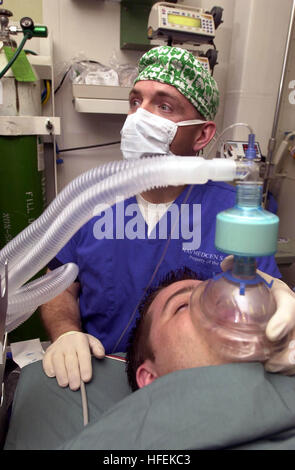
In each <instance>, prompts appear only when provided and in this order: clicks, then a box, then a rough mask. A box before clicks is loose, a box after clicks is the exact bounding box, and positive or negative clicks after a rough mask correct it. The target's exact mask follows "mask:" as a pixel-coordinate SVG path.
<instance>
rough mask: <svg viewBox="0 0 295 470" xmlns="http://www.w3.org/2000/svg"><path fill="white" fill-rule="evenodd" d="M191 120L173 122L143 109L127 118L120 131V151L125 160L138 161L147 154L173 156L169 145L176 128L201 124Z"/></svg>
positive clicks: (198, 121) (197, 120) (200, 121)
mask: <svg viewBox="0 0 295 470" xmlns="http://www.w3.org/2000/svg"><path fill="white" fill-rule="evenodd" d="M205 122H207V121H202V120H200V119H193V120H190V121H181V122H173V121H170V120H169V119H165V118H163V117H161V116H157V115H156V114H153V113H150V112H149V111H146V110H145V109H143V108H138V110H137V111H136V112H135V113H133V114H130V115H129V116H127V119H126V121H125V123H124V126H123V128H122V130H121V151H122V154H123V157H124V158H125V159H126V160H129V159H139V158H141V157H143V156H144V155H147V154H157V155H159V154H160V155H162V154H163V155H173V153H172V152H171V151H170V144H171V142H172V141H173V139H174V137H175V134H176V132H177V129H178V127H181V126H191V125H194V124H203V123H205Z"/></svg>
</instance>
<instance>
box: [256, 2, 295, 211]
mask: <svg viewBox="0 0 295 470" xmlns="http://www.w3.org/2000/svg"><path fill="white" fill-rule="evenodd" d="M294 19H295V0H293V5H292V9H291V15H290V23H289V29H288V34H287V40H286V47H285V55H284V61H283V67H282V73H281V80H280V85H279V91H278V96H277V103H276V109H275V115H274V121H273V126H272V133H271V137H270V139H269V141H268V153H267V157H266V174H265V179H264V196H263V199H264V205H266V200H267V194H268V190H269V175H270V166H271V162H272V157H273V152H274V149H275V146H276V133H277V128H278V121H279V114H280V108H281V102H282V93H283V87H284V81H285V75H286V68H287V61H288V54H289V49H290V43H291V37H292V30H293V26H294Z"/></svg>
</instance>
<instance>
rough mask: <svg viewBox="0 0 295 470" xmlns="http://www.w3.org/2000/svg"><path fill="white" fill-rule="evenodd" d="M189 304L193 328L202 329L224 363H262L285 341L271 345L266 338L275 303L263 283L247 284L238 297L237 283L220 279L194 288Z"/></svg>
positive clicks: (279, 348) (277, 350)
mask: <svg viewBox="0 0 295 470" xmlns="http://www.w3.org/2000/svg"><path fill="white" fill-rule="evenodd" d="M200 289H202V291H200ZM190 303H191V305H190V307H191V311H192V316H193V318H195V319H196V322H197V323H198V324H197V325H196V326H197V327H201V328H203V333H204V335H206V338H207V340H208V342H209V344H210V345H211V346H212V348H213V349H214V350H216V351H217V352H218V354H219V356H220V357H221V358H224V359H225V360H227V361H230V362H240V361H245V362H250V361H260V362H264V361H266V360H267V359H268V358H269V357H270V356H271V355H272V354H273V353H274V352H279V351H280V350H282V349H283V347H284V346H285V343H286V341H287V339H284V340H282V341H281V342H278V343H272V342H271V341H269V340H268V339H267V337H266V334H265V329H266V325H267V323H268V321H269V320H270V318H271V317H272V315H273V314H274V312H275V311H276V303H275V300H274V298H273V295H272V292H271V289H269V288H268V287H267V286H266V285H265V284H264V283H259V284H255V285H247V286H246V289H245V293H244V295H241V293H240V286H239V284H237V283H235V282H230V281H229V280H228V279H226V278H225V277H222V276H221V277H219V278H217V279H210V280H209V281H206V283H205V285H204V284H203V285H200V286H198V287H197V289H195V291H194V292H193V293H192V295H191V299H190Z"/></svg>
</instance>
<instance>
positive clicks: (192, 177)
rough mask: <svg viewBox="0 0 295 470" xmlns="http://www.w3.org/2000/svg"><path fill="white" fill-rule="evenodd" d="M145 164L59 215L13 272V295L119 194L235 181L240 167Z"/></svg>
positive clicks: (190, 161)
mask: <svg viewBox="0 0 295 470" xmlns="http://www.w3.org/2000/svg"><path fill="white" fill-rule="evenodd" d="M123 163H124V164H126V162H123ZM141 163H142V164H141V165H136V166H134V165H132V166H131V165H128V166H127V168H126V169H124V171H118V172H117V173H116V174H114V175H112V176H110V177H108V178H106V179H104V180H102V181H101V182H100V183H98V184H96V185H94V186H91V187H90V188H89V189H88V190H86V191H84V192H82V194H81V195H80V196H78V197H77V198H76V199H74V201H72V202H71V203H70V204H69V205H67V207H65V208H64V210H63V211H62V212H61V213H59V214H56V218H55V220H54V222H53V223H52V224H51V226H50V227H49V229H48V230H47V233H46V234H45V235H44V236H43V237H42V238H41V239H39V241H38V242H37V243H36V244H35V245H34V246H33V248H32V246H31V247H30V250H29V253H28V252H27V253H26V252H23V257H22V259H21V260H20V261H19V263H18V264H16V265H15V266H13V267H12V269H11V270H10V271H9V281H8V282H9V288H10V292H12V293H13V292H14V291H15V290H16V289H17V288H18V287H20V286H21V285H23V284H24V283H25V282H26V281H27V280H29V279H31V278H32V277H33V276H34V275H35V274H36V273H37V272H39V271H40V269H42V268H43V266H44V265H46V264H47V263H48V262H49V261H50V260H51V259H52V258H53V257H54V256H55V255H56V253H57V252H58V251H59V250H60V249H61V248H62V247H63V246H64V244H65V243H66V242H67V241H68V240H69V239H70V238H71V237H72V236H73V235H74V233H75V232H76V231H77V230H78V229H79V228H80V227H81V226H82V225H84V224H85V223H86V222H87V221H88V220H90V219H91V218H92V217H93V210H94V208H95V207H96V206H97V205H98V204H105V207H107V206H108V205H112V204H114V203H115V202H116V196H117V197H118V195H119V196H120V197H121V196H122V197H124V198H128V197H131V196H133V195H135V194H138V193H140V192H142V191H145V190H148V189H151V188H155V187H161V186H167V185H174V186H178V185H181V184H195V183H205V182H206V181H208V179H209V178H210V179H213V180H214V179H217V180H223V181H224V180H233V179H234V178H235V175H236V164H235V162H233V161H230V160H222V159H217V160H216V159H215V160H214V159H213V160H204V159H203V158H192V157H171V156H169V157H163V156H162V157H154V158H147V159H144V160H143V161H142V162H141ZM220 175H221V176H220ZM33 224H35V222H33ZM33 224H32V225H33ZM8 266H9V258H8Z"/></svg>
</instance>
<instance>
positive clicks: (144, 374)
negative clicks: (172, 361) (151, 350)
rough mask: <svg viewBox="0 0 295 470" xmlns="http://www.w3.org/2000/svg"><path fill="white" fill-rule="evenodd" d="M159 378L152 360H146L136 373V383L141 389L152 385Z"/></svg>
mask: <svg viewBox="0 0 295 470" xmlns="http://www.w3.org/2000/svg"><path fill="white" fill-rule="evenodd" d="M157 378H158V374H157V373H156V371H155V366H154V363H153V362H152V361H151V360H150V359H146V360H145V361H144V362H143V363H142V364H141V365H140V366H139V367H138V369H137V371H136V381H137V385H138V387H139V388H142V387H145V386H146V385H149V384H151V383H152V382H153V381H154V380H155V379H157Z"/></svg>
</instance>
